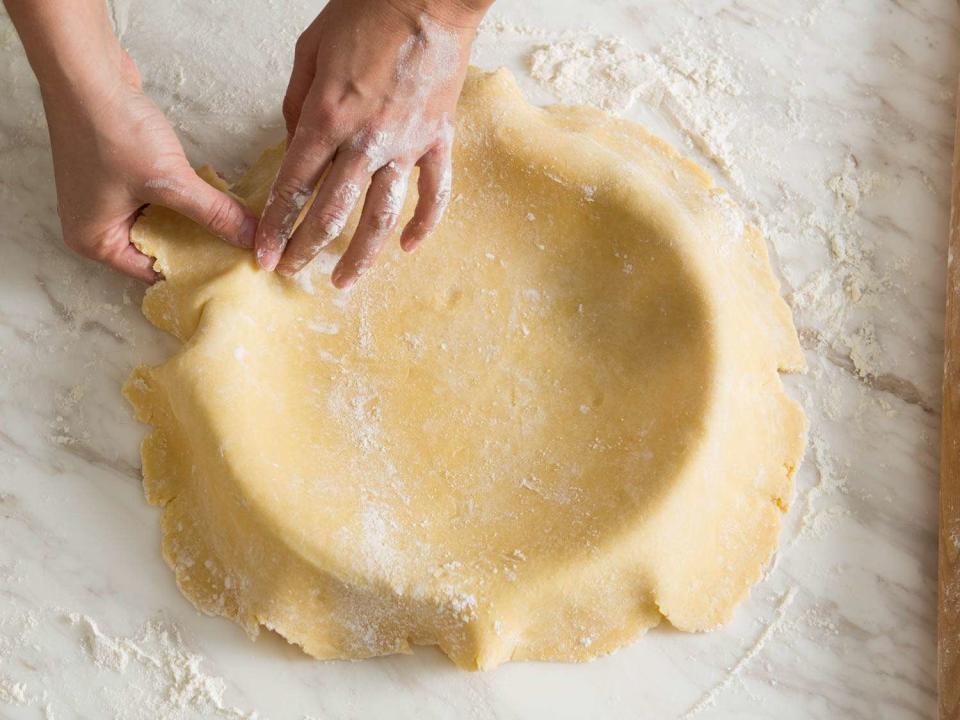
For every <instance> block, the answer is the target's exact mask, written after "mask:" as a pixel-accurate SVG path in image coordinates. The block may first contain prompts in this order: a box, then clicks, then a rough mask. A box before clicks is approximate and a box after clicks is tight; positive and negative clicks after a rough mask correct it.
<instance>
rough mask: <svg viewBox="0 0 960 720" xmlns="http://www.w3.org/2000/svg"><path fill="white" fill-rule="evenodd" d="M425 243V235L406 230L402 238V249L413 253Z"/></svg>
mask: <svg viewBox="0 0 960 720" xmlns="http://www.w3.org/2000/svg"><path fill="white" fill-rule="evenodd" d="M422 241H423V235H421V234H420V233H419V232H417V231H416V230H404V231H403V234H402V235H401V236H400V249H401V250H403V251H404V252H406V253H412V252H413V251H414V250H416V249H417V247H418V246H419V245H420V243H421V242H422Z"/></svg>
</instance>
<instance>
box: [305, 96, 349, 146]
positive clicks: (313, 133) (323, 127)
mask: <svg viewBox="0 0 960 720" xmlns="http://www.w3.org/2000/svg"><path fill="white" fill-rule="evenodd" d="M302 116H303V119H304V123H303V132H304V133H305V134H306V137H307V140H310V141H312V142H313V143H315V144H324V145H325V144H329V143H331V142H333V138H334V136H335V135H336V134H337V132H338V130H339V129H340V126H341V124H342V123H341V117H340V110H339V108H338V107H337V105H336V103H330V102H325V101H323V102H316V103H309V104H306V105H304V107H303V111H302Z"/></svg>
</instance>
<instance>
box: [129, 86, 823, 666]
mask: <svg viewBox="0 0 960 720" xmlns="http://www.w3.org/2000/svg"><path fill="white" fill-rule="evenodd" d="M281 155H282V150H281V149H280V148H273V149H270V150H267V151H266V152H265V153H264V154H263V156H262V157H261V159H260V160H259V162H258V163H257V164H256V165H255V166H254V167H253V168H252V169H251V171H250V172H249V173H248V174H247V176H246V177H245V178H244V179H243V180H241V181H240V182H239V183H238V184H237V185H235V186H234V187H232V188H231V190H232V191H233V192H235V193H236V194H237V195H238V196H240V197H242V198H244V199H245V200H246V201H247V202H248V203H249V204H250V206H251V207H253V208H254V209H259V208H261V207H262V206H263V203H264V201H265V198H266V194H267V192H268V191H269V187H270V184H271V182H272V180H273V178H274V176H275V173H276V169H277V167H278V164H279V162H280V159H281ZM455 168H456V174H455V179H454V186H453V191H452V201H451V204H450V208H449V212H448V215H447V217H446V219H445V221H444V222H443V224H442V225H441V226H440V227H439V229H438V230H437V232H436V233H435V234H434V235H433V236H432V237H431V238H430V239H429V241H428V242H426V243H424V245H423V246H422V248H421V249H419V250H418V251H417V252H416V253H415V254H413V255H412V256H408V255H405V254H404V253H402V252H400V251H399V250H398V249H397V248H396V242H392V243H391V246H390V248H389V249H388V250H387V251H386V253H385V257H384V258H383V260H382V261H380V262H379V263H378V264H377V266H376V268H375V269H374V270H371V272H370V273H369V274H368V275H367V276H365V277H364V278H363V280H362V281H361V282H360V283H359V284H358V285H357V286H356V287H355V288H354V289H353V290H351V291H349V292H346V293H343V292H340V291H337V290H335V289H334V288H333V287H332V286H331V285H330V284H329V282H328V281H327V278H326V277H325V276H324V275H323V273H322V270H323V269H329V267H327V268H319V269H318V267H311V268H308V269H307V270H305V271H304V273H302V274H301V277H300V278H299V279H298V281H289V280H285V279H283V278H281V277H279V276H278V275H276V274H268V273H264V272H261V271H258V270H257V268H256V266H255V264H254V262H253V259H252V257H251V255H250V253H248V252H244V251H241V250H238V249H236V248H233V247H230V246H228V245H226V244H224V243H222V242H220V241H219V240H216V239H214V238H213V237H211V236H209V235H208V234H206V233H205V232H204V231H203V230H201V229H200V228H199V227H198V226H196V225H194V224H192V223H190V222H189V221H188V220H186V219H184V218H182V217H180V216H178V215H176V214H174V213H172V212H170V211H167V210H165V209H163V208H159V207H152V208H150V209H149V210H148V211H147V212H146V213H145V214H144V216H143V217H142V218H141V219H140V221H139V222H138V223H137V225H136V227H135V228H134V233H133V235H134V240H135V242H136V244H137V245H138V246H139V247H140V248H142V249H143V250H144V252H147V253H149V254H151V255H153V256H155V257H156V258H157V266H158V268H159V269H160V270H162V272H163V273H164V275H165V276H166V278H167V279H166V281H165V282H161V283H159V284H158V285H155V286H154V287H153V288H151V289H150V291H149V292H148V293H147V296H146V299H145V301H144V313H145V314H146V316H147V317H148V318H149V319H150V320H151V321H152V322H153V323H154V324H155V325H157V326H158V327H160V328H163V329H164V330H167V331H169V332H171V333H173V334H174V335H176V336H177V337H178V338H179V339H180V340H182V341H183V348H182V349H181V350H180V352H178V353H177V354H176V355H174V356H173V357H171V358H170V359H169V360H168V361H167V362H165V363H164V364H162V365H160V366H158V367H142V368H139V369H137V370H136V371H135V372H134V373H133V375H132V377H131V379H130V380H129V382H128V383H127V385H126V388H125V392H126V395H127V397H128V398H129V400H130V401H131V403H132V404H133V406H134V407H135V408H136V412H137V415H138V417H139V418H140V419H141V420H142V421H143V422H145V423H148V424H149V425H151V426H152V428H153V429H152V431H151V432H150V434H149V435H148V437H147V438H146V440H145V441H144V445H143V475H144V485H145V488H146V494H147V497H148V499H149V500H150V502H152V503H155V504H157V505H160V506H162V507H163V549H164V555H165V557H166V559H167V561H168V562H169V563H170V565H171V566H172V567H173V569H174V571H175V572H176V576H177V581H178V583H179V585H180V587H181V589H182V590H183V592H184V593H185V594H186V596H187V597H189V598H190V599H191V600H192V601H193V602H194V603H195V604H196V605H197V607H198V608H200V609H201V610H203V611H204V612H207V613H211V614H216V615H224V616H226V617H229V618H232V619H234V620H235V621H237V622H238V623H240V624H241V625H243V626H244V627H245V628H246V629H247V630H248V631H249V632H250V633H251V634H252V635H253V634H256V633H257V631H258V629H259V627H260V626H266V627H268V628H271V629H273V630H276V631H277V632H279V633H280V634H282V635H283V636H284V637H286V638H287V639H288V640H289V641H291V642H293V643H296V644H298V645H300V646H301V647H302V648H303V649H304V650H305V651H306V652H307V653H309V654H311V655H313V656H315V657H318V658H363V657H369V656H375V655H383V654H387V653H397V652H408V651H409V650H410V648H411V646H412V645H418V644H436V645H438V646H439V647H440V648H441V649H442V650H443V651H444V652H445V653H446V654H447V655H449V656H450V658H451V659H452V660H453V661H454V662H455V663H457V665H459V666H461V667H464V668H470V669H474V668H492V667H494V666H496V665H498V664H499V663H502V662H505V661H507V660H511V659H512V660H524V659H546V660H587V659H590V658H593V657H596V656H597V655H600V654H603V653H607V652H610V651H612V650H614V649H616V648H618V647H620V646H622V645H624V644H625V643H627V642H629V641H630V640H632V639H633V638H635V637H637V635H638V634H640V633H641V632H643V631H644V630H646V629H648V628H650V627H652V626H654V625H656V624H657V623H659V622H660V620H661V618H664V617H665V618H667V619H668V620H669V621H670V622H671V623H672V624H673V625H674V626H676V627H677V628H679V629H681V630H687V631H698V630H707V629H710V628H714V627H716V626H718V625H719V624H721V623H723V622H724V621H726V620H728V619H729V618H730V616H731V613H732V611H733V608H734V607H735V606H736V604H737V603H738V602H740V601H741V600H742V599H743V597H744V596H745V595H746V593H747V592H748V590H749V588H750V586H751V585H752V584H753V583H754V582H756V581H757V580H758V579H759V578H760V576H761V572H762V568H763V566H764V564H765V563H766V562H767V561H768V560H769V558H770V556H771V554H772V552H773V550H774V549H775V547H776V543H777V536H778V531H779V527H780V518H781V515H782V513H783V511H784V510H785V509H786V507H787V505H788V502H789V499H790V496H791V493H792V480H791V477H792V475H793V472H794V469H795V467H796V466H797V464H798V462H799V460H800V457H801V454H802V450H803V444H804V434H805V421H804V417H803V414H802V412H801V410H800V408H799V407H798V405H797V404H796V403H795V402H793V401H792V400H790V399H789V398H788V397H787V396H786V395H785V393H784V391H783V388H782V386H781V382H780V379H779V375H778V371H780V370H797V369H800V368H801V367H802V365H803V357H802V354H801V350H800V347H799V344H798V341H797V337H796V332H795V330H794V327H793V324H792V321H791V317H790V313H789V310H788V309H787V306H786V305H785V303H784V302H783V301H782V300H781V299H780V297H779V293H778V285H777V282H776V280H775V279H774V276H773V275H772V273H771V270H770V266H769V261H768V258H767V254H766V250H765V246H764V242H763V239H762V238H761V237H760V235H759V233H758V232H757V230H756V229H755V228H753V227H751V226H749V225H745V224H744V223H743V221H742V219H741V215H740V212H739V211H738V210H737V208H735V207H734V206H733V204H732V203H731V201H730V200H729V198H728V196H727V195H726V194H725V193H724V192H723V191H722V190H720V189H718V188H716V187H715V186H714V185H713V183H712V181H711V180H710V178H709V176H708V175H707V174H706V173H705V172H704V171H703V170H701V169H700V168H699V167H697V166H696V165H694V164H693V163H691V162H690V161H688V160H685V159H683V158H682V157H680V156H679V155H678V154H677V153H676V152H675V151H674V150H672V149H671V148H670V147H669V146H667V145H666V144H664V143H662V142H661V141H659V140H657V139H655V138H653V137H651V136H650V135H649V134H648V133H647V132H646V131H644V130H643V129H641V128H639V127H637V126H636V125H633V124H631V123H628V122H625V121H621V120H616V119H612V118H610V117H607V116H606V115H604V114H602V113H600V112H599V111H596V110H590V109H585V108H559V107H558V108H547V109H540V108H535V107H532V106H530V105H529V104H527V103H526V102H525V101H524V99H523V98H522V96H521V95H520V93H519V91H518V89H517V88H516V85H515V83H514V81H513V79H512V77H511V76H510V75H509V73H507V72H506V71H502V70H501V71H499V72H496V73H492V74H484V73H481V72H477V71H473V72H471V74H470V76H469V78H468V80H467V83H466V87H465V89H464V93H463V97H462V99H461V103H460V109H459V120H458V128H457V144H456V149H455ZM207 177H208V178H209V181H210V182H211V183H214V184H217V185H219V186H221V187H223V185H222V183H221V182H220V181H219V180H218V179H217V178H216V176H215V175H214V174H212V173H208V175H207ZM410 211H411V204H410V202H408V203H407V206H406V208H405V214H406V215H409V213H410ZM353 222H355V220H354V221H353ZM346 234H347V235H349V227H348V230H347V233H346ZM322 262H323V261H320V263H314V265H315V266H319V265H321V264H322ZM328 266H329V263H328ZM311 273H314V275H311Z"/></svg>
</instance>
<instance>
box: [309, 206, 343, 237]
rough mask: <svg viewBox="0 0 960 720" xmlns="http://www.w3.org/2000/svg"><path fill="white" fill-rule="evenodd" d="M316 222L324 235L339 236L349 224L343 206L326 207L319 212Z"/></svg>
mask: <svg viewBox="0 0 960 720" xmlns="http://www.w3.org/2000/svg"><path fill="white" fill-rule="evenodd" d="M316 224H317V227H319V228H320V233H321V235H322V236H323V237H327V238H332V237H337V236H338V235H340V233H342V232H343V229H344V228H345V227H346V225H347V217H346V213H345V212H344V211H343V209H341V208H334V207H329V208H324V209H323V210H321V211H320V212H318V213H317V216H316Z"/></svg>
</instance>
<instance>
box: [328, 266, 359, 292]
mask: <svg viewBox="0 0 960 720" xmlns="http://www.w3.org/2000/svg"><path fill="white" fill-rule="evenodd" d="M330 279H331V280H332V281H333V286H334V287H335V288H337V289H338V290H349V289H350V288H351V287H353V284H354V283H355V282H356V281H357V278H356V276H348V275H346V273H344V272H343V271H342V270H341V269H340V268H337V269H336V270H334V271H333V276H332V277H331V278H330Z"/></svg>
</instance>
